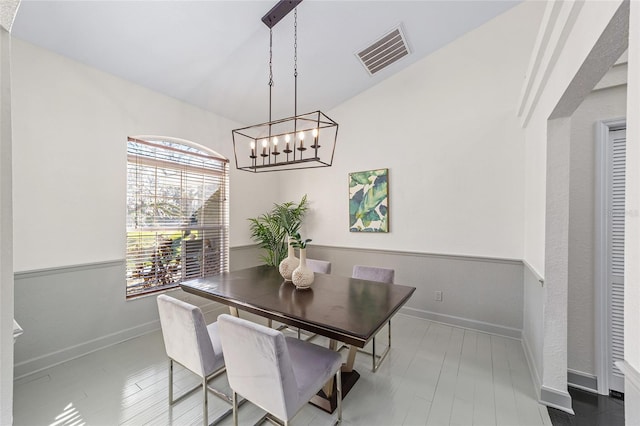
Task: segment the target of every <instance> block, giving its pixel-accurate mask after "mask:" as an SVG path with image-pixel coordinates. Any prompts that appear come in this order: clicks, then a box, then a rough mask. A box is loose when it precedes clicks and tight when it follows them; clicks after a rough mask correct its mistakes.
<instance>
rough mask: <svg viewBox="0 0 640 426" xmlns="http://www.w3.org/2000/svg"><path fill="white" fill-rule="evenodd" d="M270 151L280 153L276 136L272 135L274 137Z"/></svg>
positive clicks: (275, 153) (274, 153)
mask: <svg viewBox="0 0 640 426" xmlns="http://www.w3.org/2000/svg"><path fill="white" fill-rule="evenodd" d="M271 153H272V154H273V155H278V154H280V153H279V152H278V138H277V137H274V138H273V152H271Z"/></svg>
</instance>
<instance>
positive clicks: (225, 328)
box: [218, 314, 298, 420]
mask: <svg viewBox="0 0 640 426" xmlns="http://www.w3.org/2000/svg"><path fill="white" fill-rule="evenodd" d="M218 327H219V331H220V340H221V342H222V351H223V352H224V357H225V361H226V367H227V379H228V380H229V386H231V389H233V391H234V392H237V393H239V394H240V395H242V396H243V397H245V398H246V399H248V400H249V401H251V402H252V403H254V404H255V405H257V406H258V407H260V408H262V409H264V410H266V411H268V412H269V413H271V414H273V415H274V416H276V417H278V418H279V419H285V420H286V419H288V418H289V416H290V415H292V413H291V411H292V410H296V408H295V404H297V402H298V384H297V382H296V378H295V375H294V372H293V366H292V363H291V359H290V357H289V349H288V348H287V343H286V341H285V338H284V335H283V334H282V333H281V332H279V331H278V330H275V329H272V328H269V327H265V326H263V325H260V324H255V323H253V322H251V321H247V320H245V319H242V318H237V317H234V316H231V315H227V314H222V315H220V316H219V317H218ZM292 406H293V407H292ZM293 414H295V412H294V413H293Z"/></svg>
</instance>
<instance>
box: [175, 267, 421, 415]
mask: <svg viewBox="0 0 640 426" xmlns="http://www.w3.org/2000/svg"><path fill="white" fill-rule="evenodd" d="M180 287H181V288H182V290H184V291H185V292H187V293H191V294H195V295H198V296H201V297H204V298H207V299H209V300H213V301H216V302H219V303H221V304H225V305H228V306H229V308H230V310H231V313H232V314H234V315H240V312H241V311H246V312H251V313H253V314H255V315H259V316H261V317H264V318H267V319H269V320H270V321H269V322H270V323H271V322H272V321H276V322H279V323H282V324H286V325H287V326H291V327H297V328H299V329H302V330H305V331H308V332H310V333H314V334H318V335H320V336H325V337H327V338H328V339H329V341H330V347H332V348H334V349H335V348H336V347H337V345H336V342H342V343H344V344H345V345H347V347H348V348H349V355H348V356H347V360H346V362H345V364H344V365H343V368H342V379H343V380H342V386H343V390H342V395H343V398H344V396H346V395H347V393H348V392H349V390H351V388H352V387H353V386H354V385H355V383H356V382H357V380H358V378H359V377H360V374H359V373H358V372H357V371H356V370H354V368H353V366H354V361H355V355H356V352H357V350H358V348H363V347H364V346H365V345H366V344H367V343H369V341H371V340H372V339H373V338H374V336H375V335H376V333H378V331H380V329H382V328H383V327H384V325H385V324H387V322H388V321H389V320H390V319H391V317H393V316H394V315H395V314H396V313H397V312H398V311H399V310H400V308H402V306H403V305H404V304H405V303H406V302H407V301H408V300H409V298H410V297H411V296H412V295H413V293H414V291H415V287H411V286H406V285H400V284H388V283H381V282H377V281H369V280H363V279H358V278H352V277H346V276H341V275H337V274H320V273H316V274H315V276H314V281H313V284H312V285H311V287H310V288H308V289H297V288H296V286H295V285H294V284H293V283H292V282H290V281H285V280H284V279H283V277H282V276H281V275H280V272H279V271H278V268H277V267H274V266H268V265H260V266H254V267H251V268H246V269H240V270H235V271H229V272H223V273H220V274H216V275H212V276H208V277H204V278H195V279H190V280H186V281H183V282H182V283H181V284H180ZM390 343H391V342H389V345H388V346H389V348H390ZM389 348H388V349H387V351H385V353H384V355H383V357H384V356H385V355H386V353H387V352H388V350H389ZM374 353H375V352H374ZM333 386H334V387H335V384H333ZM335 395H336V392H333V391H332V389H331V386H330V387H329V388H328V389H325V390H324V391H321V392H320V393H319V394H318V395H317V396H316V397H314V399H312V401H310V402H311V403H312V404H314V405H316V406H318V407H319V408H322V409H324V410H325V411H328V412H332V411H333V409H334V408H335V406H336V401H335V398H336V396H335Z"/></svg>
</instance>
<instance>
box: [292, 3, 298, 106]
mask: <svg viewBox="0 0 640 426" xmlns="http://www.w3.org/2000/svg"><path fill="white" fill-rule="evenodd" d="M293 115H294V116H296V117H297V116H298V8H297V7H296V8H295V9H293Z"/></svg>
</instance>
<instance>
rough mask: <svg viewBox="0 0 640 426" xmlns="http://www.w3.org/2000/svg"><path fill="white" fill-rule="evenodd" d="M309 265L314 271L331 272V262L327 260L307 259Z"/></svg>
mask: <svg viewBox="0 0 640 426" xmlns="http://www.w3.org/2000/svg"><path fill="white" fill-rule="evenodd" d="M307 266H308V267H309V269H311V270H312V271H313V272H317V273H319V274H330V273H331V262H327V261H326V260H317V259H307Z"/></svg>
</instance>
